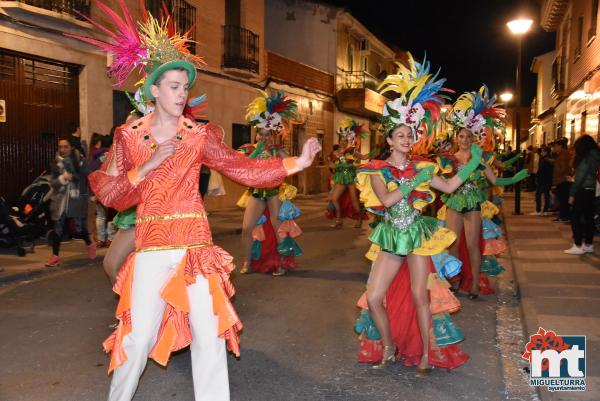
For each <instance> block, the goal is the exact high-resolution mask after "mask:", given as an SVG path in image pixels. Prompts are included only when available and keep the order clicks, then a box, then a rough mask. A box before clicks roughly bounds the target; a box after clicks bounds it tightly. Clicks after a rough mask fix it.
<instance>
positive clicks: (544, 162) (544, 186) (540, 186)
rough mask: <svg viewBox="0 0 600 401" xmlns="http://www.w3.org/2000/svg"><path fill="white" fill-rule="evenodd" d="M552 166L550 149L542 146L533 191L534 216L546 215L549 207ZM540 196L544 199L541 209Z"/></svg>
mask: <svg viewBox="0 0 600 401" xmlns="http://www.w3.org/2000/svg"><path fill="white" fill-rule="evenodd" d="M553 170H554V166H553V165H552V159H551V158H550V148H549V147H548V146H543V147H542V148H541V149H540V160H539V164H538V170H537V187H536V189H535V212H533V213H531V214H532V215H534V216H540V215H541V216H546V215H548V209H549V207H550V190H551V189H552V175H553ZM542 196H543V197H544V208H543V209H542Z"/></svg>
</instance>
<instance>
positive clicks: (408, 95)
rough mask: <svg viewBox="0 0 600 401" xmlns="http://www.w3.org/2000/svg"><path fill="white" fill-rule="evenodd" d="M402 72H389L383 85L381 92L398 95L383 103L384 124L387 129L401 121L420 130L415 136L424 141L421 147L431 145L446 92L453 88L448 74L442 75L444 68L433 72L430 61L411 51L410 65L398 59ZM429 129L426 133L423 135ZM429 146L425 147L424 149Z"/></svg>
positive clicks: (393, 127) (414, 129)
mask: <svg viewBox="0 0 600 401" xmlns="http://www.w3.org/2000/svg"><path fill="white" fill-rule="evenodd" d="M398 67H399V69H398V73H397V74H394V75H388V76H387V77H386V78H385V80H384V81H383V82H382V83H381V85H379V93H381V94H384V93H387V92H394V93H396V94H397V95H398V97H397V98H396V99H394V100H390V101H388V102H387V103H386V104H385V106H383V113H382V114H383V117H382V119H381V120H382V121H381V122H382V124H383V128H384V130H385V131H386V132H389V131H390V130H393V129H395V128H397V127H399V126H401V125H406V126H409V127H410V128H412V129H413V131H414V132H415V133H416V138H415V140H416V141H417V142H422V143H421V146H418V147H417V148H421V147H423V148H429V147H431V143H432V142H433V135H431V133H432V132H433V128H434V126H435V124H436V123H437V122H438V121H439V120H440V118H441V110H440V109H441V106H442V104H444V103H445V101H446V100H447V99H448V96H447V95H444V94H442V92H452V91H451V90H449V89H446V88H444V87H443V85H444V82H446V79H445V78H440V79H438V75H439V73H440V70H438V71H437V72H436V73H435V74H434V75H432V74H430V72H429V71H430V64H429V61H427V60H426V59H425V60H423V62H422V63H419V62H417V61H415V60H414V59H413V57H412V55H411V54H410V53H409V54H408V68H407V67H405V66H404V65H402V64H400V63H398ZM422 132H425V133H426V135H421V134H422ZM422 150H425V149H422Z"/></svg>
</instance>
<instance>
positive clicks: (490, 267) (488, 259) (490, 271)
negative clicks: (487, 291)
mask: <svg viewBox="0 0 600 401" xmlns="http://www.w3.org/2000/svg"><path fill="white" fill-rule="evenodd" d="M480 269H481V271H482V272H483V273H484V274H486V275H487V276H490V277H495V276H497V275H499V274H501V273H502V272H504V271H505V269H504V267H502V265H501V264H500V263H498V260H497V259H496V258H495V257H494V256H490V255H485V256H483V258H481V265H480Z"/></svg>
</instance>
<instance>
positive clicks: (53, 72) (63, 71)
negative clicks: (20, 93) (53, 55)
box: [23, 59, 76, 87]
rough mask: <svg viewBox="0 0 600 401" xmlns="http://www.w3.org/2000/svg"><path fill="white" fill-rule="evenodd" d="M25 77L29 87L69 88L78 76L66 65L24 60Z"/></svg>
mask: <svg viewBox="0 0 600 401" xmlns="http://www.w3.org/2000/svg"><path fill="white" fill-rule="evenodd" d="M23 77H24V80H25V83H26V84H29V85H36V86H64V87H68V86H71V81H72V80H73V79H74V78H75V77H76V75H75V74H74V73H73V71H72V68H70V67H68V66H65V65H59V64H51V63H46V62H43V61H38V60H30V59H23Z"/></svg>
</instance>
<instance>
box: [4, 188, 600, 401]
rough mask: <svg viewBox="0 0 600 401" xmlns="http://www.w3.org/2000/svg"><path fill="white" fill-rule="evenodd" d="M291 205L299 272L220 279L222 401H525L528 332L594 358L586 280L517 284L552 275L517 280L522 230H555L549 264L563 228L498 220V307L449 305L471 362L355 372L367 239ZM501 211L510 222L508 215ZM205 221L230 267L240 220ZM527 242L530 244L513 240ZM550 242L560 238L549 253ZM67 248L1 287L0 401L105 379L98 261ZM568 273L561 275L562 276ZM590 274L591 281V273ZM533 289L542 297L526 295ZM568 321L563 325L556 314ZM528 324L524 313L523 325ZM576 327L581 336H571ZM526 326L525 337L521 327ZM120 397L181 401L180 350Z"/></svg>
mask: <svg viewBox="0 0 600 401" xmlns="http://www.w3.org/2000/svg"><path fill="white" fill-rule="evenodd" d="M298 204H299V206H300V208H301V209H302V210H303V212H304V214H303V216H302V217H301V218H300V219H299V224H300V226H301V227H302V228H303V229H304V234H303V236H301V237H300V238H299V242H300V245H301V246H302V247H303V249H304V251H305V253H304V255H303V256H302V257H301V258H300V259H299V261H300V263H301V266H300V268H299V269H298V270H297V271H295V272H293V273H291V274H289V275H287V276H284V277H277V278H275V277H272V276H269V275H259V274H252V275H247V276H240V275H235V274H234V276H233V282H234V285H235V286H236V289H237V295H236V297H235V302H234V305H235V307H236V309H237V311H238V313H239V315H240V317H241V318H242V320H243V322H244V325H245V328H244V332H243V334H242V337H241V339H242V343H241V346H242V355H241V358H240V359H236V358H234V357H232V356H230V357H229V374H230V386H231V393H232V400H234V401H237V400H248V401H251V400H252V401H254V400H256V401H259V400H260V401H263V400H266V401H269V400H273V401H279V400H281V401H287V400H315V401H316V400H327V401H330V400H331V401H334V400H335V401H338V400H339V401H342V400H344V401H345V400H350V401H359V400H360V401H363V400H369V401H378V400H382V401H383V400H390V401H391V400H407V401H408V400H411V401H412V400H506V399H511V400H535V399H537V396H536V393H535V391H534V389H533V388H530V387H529V386H528V384H527V382H526V379H527V375H526V373H525V371H524V370H523V369H524V367H525V366H526V365H527V364H526V362H525V361H524V360H519V355H520V353H521V350H522V347H523V344H524V339H525V337H526V336H528V335H529V334H533V333H534V332H535V331H536V330H537V326H536V325H537V324H538V321H539V323H540V324H542V325H543V324H547V326H548V327H546V326H544V327H545V328H552V329H555V330H557V332H559V333H561V332H562V331H564V330H563V327H564V325H565V324H567V325H568V330H566V331H565V333H567V334H587V335H588V348H589V350H590V354H591V351H592V350H594V349H595V348H594V347H596V344H597V343H596V344H593V341H596V340H597V336H598V333H599V331H598V323H597V321H593V320H592V323H591V325H590V323H587V324H586V322H584V321H583V319H585V318H586V317H587V319H588V321H589V320H591V319H590V317H591V318H593V316H591V315H594V316H597V313H599V312H598V311H599V310H600V309H599V308H598V307H597V306H598V305H597V301H598V297H597V294H598V292H596V295H595V298H594V295H593V289H592V288H589V287H591V286H592V285H593V280H592V278H591V276H590V277H588V276H585V277H584V278H583V279H580V280H575V281H576V283H575V284H577V283H581V284H580V285H582V286H584V287H585V286H587V290H585V291H586V292H585V294H586V295H585V296H581V295H579V296H575V295H576V294H577V292H576V289H577V288H575V287H571V285H575V284H571V283H570V282H568V281H566V280H565V277H562V278H559V281H558V284H561V283H569V284H568V285H567V286H566V287H565V286H564V285H562V286H560V287H559V288H556V284H554V286H555V287H552V291H550V289H548V288H547V287H548V286H549V283H548V282H547V281H542V282H539V283H538V282H537V281H536V282H535V284H534V283H533V280H531V276H529V274H530V273H534V276H533V277H536V275H535V273H536V272H539V271H540V270H541V271H545V270H544V269H551V270H552V269H557V264H552V263H549V261H545V262H543V261H542V260H539V263H538V264H537V265H535V266H537V267H536V268H537V269H538V270H535V269H533V270H531V268H532V266H533V265H530V266H529V267H527V265H526V266H525V268H526V269H529V270H523V267H522V266H523V264H526V263H532V262H536V260H538V259H542V258H541V256H539V255H538V254H539V252H540V246H543V245H544V244H540V245H538V246H532V245H531V244H530V245H529V247H527V246H526V245H525V244H526V241H542V239H543V238H542V236H543V234H541V235H540V231H543V229H539V230H537V231H536V230H534V229H533V228H532V227H538V225H540V227H541V226H543V227H547V229H548V230H550V229H553V230H556V232H555V233H551V235H552V237H551V238H549V240H552V241H555V242H553V243H552V244H551V245H550V244H549V243H548V244H546V246H547V247H548V248H549V249H552V250H555V251H551V250H549V251H547V252H555V254H553V255H549V256H548V257H551V259H552V260H559V259H560V260H561V261H562V260H563V259H564V258H561V257H560V255H558V252H559V251H560V250H562V249H563V248H564V249H566V248H567V247H568V246H569V241H568V235H566V233H565V227H564V226H556V225H554V224H553V223H551V222H550V221H549V220H550V219H544V218H541V217H535V218H534V217H533V216H531V217H530V216H518V217H513V216H510V215H509V213H506V214H507V219H506V220H507V224H508V239H509V241H510V242H511V245H512V246H513V247H514V249H513V250H512V251H511V255H510V256H512V263H511V259H510V258H508V257H505V258H502V259H501V263H502V264H503V265H504V266H505V267H506V268H507V272H506V274H504V276H503V277H501V278H500V279H494V280H493V282H494V284H495V286H496V287H497V290H498V296H488V297H480V299H478V300H476V301H470V300H468V299H466V297H464V296H461V295H459V299H460V301H461V303H462V306H463V308H462V310H461V311H460V312H459V313H458V314H456V315H454V320H455V322H456V323H457V325H458V326H459V327H460V328H461V329H463V331H464V332H465V335H466V340H465V341H464V342H463V343H462V347H463V349H464V350H465V351H466V352H467V353H468V354H469V355H470V357H471V359H470V360H469V361H468V362H467V363H466V364H465V365H464V366H462V367H460V368H458V369H456V370H454V371H452V372H447V371H445V370H435V371H434V372H433V373H432V375H431V376H430V377H428V378H427V379H425V380H423V379H417V378H415V376H414V368H407V367H403V366H400V365H394V366H392V367H390V368H389V369H386V370H385V371H383V372H380V371H372V370H370V369H369V368H368V366H366V365H364V364H358V363H357V362H356V356H357V351H358V341H357V338H356V335H355V334H354V332H353V331H352V327H353V323H354V320H355V319H356V317H357V312H358V309H357V308H356V306H355V303H356V300H357V299H358V297H359V296H360V295H361V293H362V292H363V291H364V288H365V283H366V279H367V277H368V271H369V263H368V262H367V261H366V259H364V257H363V254H364V252H365V251H366V249H367V248H368V240H367V236H368V232H369V229H368V228H367V226H366V224H365V226H364V228H363V229H354V228H352V222H350V221H347V222H346V224H345V225H344V227H343V228H342V229H338V230H332V229H330V228H329V227H328V225H329V223H330V222H329V221H328V220H325V219H324V218H322V208H323V206H324V198H323V197H306V198H303V199H300V200H299V202H298ZM523 205H524V211H526V212H527V211H529V210H528V207H529V206H530V200H529V199H528V195H527V194H525V196H524V202H523ZM507 206H510V200H507ZM505 209H507V210H508V211H510V207H505ZM209 219H210V220H211V224H212V227H213V232H215V242H216V243H218V244H219V245H221V246H223V247H224V248H225V249H227V250H228V251H230V252H231V253H232V254H233V255H235V256H239V250H240V246H239V238H238V237H239V234H238V233H239V224H240V222H241V212H240V211H238V210H227V211H219V212H214V213H212V214H211V216H209ZM567 228H568V227H567ZM528 230H529V231H531V232H532V234H531V237H529V236H527V235H525V234H523V233H527V232H529V231H528ZM557 233H563V234H564V235H563V236H561V237H560V239H561V240H562V242H561V243H560V244H559V243H558V242H557V241H556V240H557V239H559V237H558V234H557ZM534 244H535V243H534ZM548 245H550V246H548ZM69 246H71V245H69ZM72 246H73V252H74V253H75V255H72V258H73V260H72V261H71V260H69V262H68V263H66V262H65V264H67V265H69V266H71V265H76V263H75V261H77V260H79V261H80V263H81V264H80V265H78V267H77V268H68V266H65V267H63V268H61V269H56V270H55V271H53V272H52V273H50V274H48V273H45V274H43V275H38V276H36V277H33V279H32V277H26V279H27V280H26V281H22V280H20V281H18V282H12V283H8V281H7V282H5V286H4V287H3V288H2V289H0V321H2V328H3V329H2V330H1V331H0V350H1V351H2V356H3V362H4V363H3V364H2V365H1V366H0V377H2V380H1V381H0V400H7V401H21V400H23V401H25V400H27V401H31V400H35V401H38V400H47V401H55V400H56V401H59V400H60V401H70V400H86V401H87V400H89V401H95V400H104V399H106V394H107V390H108V386H109V381H110V378H109V377H108V376H107V375H106V369H107V363H108V359H107V356H106V355H105V354H104V353H103V352H102V349H101V345H100V344H101V342H102V340H103V339H104V338H105V337H106V336H108V335H109V333H110V331H111V329H110V328H109V327H108V325H109V324H111V323H113V322H114V318H113V313H114V308H115V306H116V299H115V297H114V295H113V294H112V293H111V292H110V287H109V284H108V281H107V280H106V279H105V277H104V275H103V273H102V269H101V265H100V262H99V261H95V262H91V263H90V262H89V261H85V258H82V257H81V256H77V255H76V253H77V252H78V251H77V250H76V249H80V250H81V251H83V247H82V245H81V244H80V243H79V244H77V243H75V244H72ZM598 246H599V249H600V245H598ZM43 251H44V246H40V247H38V249H37V251H36V254H35V255H37V253H40V254H41V253H42V252H43ZM32 256H33V255H28V256H27V257H26V258H29V257H32ZM565 256H566V255H565ZM573 258H575V259H577V260H580V259H585V258H594V257H588V256H586V257H585V258H578V257H573ZM532 259H536V260H532ZM18 260H22V258H21V259H19V258H18V257H16V256H12V255H9V256H6V255H4V256H0V266H1V267H2V268H4V269H5V271H6V269H7V263H8V262H11V261H12V262H11V263H14V261H18ZM43 260H45V259H43ZM596 260H597V259H596ZM568 262H569V261H567V262H565V264H564V265H563V267H562V269H563V270H564V269H567V268H568V266H570V265H569V264H568ZM9 264H10V263H9ZM580 265H581V263H580ZM513 266H514V271H513ZM583 268H584V266H579V265H578V267H577V269H583ZM595 268H596V270H595V271H594V272H595V273H596V274H597V268H598V265H597V262H596V267H595ZM38 270H39V267H38ZM563 270H558V272H562V271H563ZM578 271H579V270H578ZM562 274H563V276H564V275H565V274H564V273H562ZM577 274H579V273H577ZM586 274H592V273H586ZM544 276H547V275H544ZM594 277H597V276H594ZM527 278H528V279H529V280H527V281H525V279H527ZM515 279H516V280H515ZM1 280H2V277H1V276H0V282H1ZM546 280H548V277H546ZM594 280H596V281H597V278H595V279H594ZM517 283H518V285H519V286H517ZM544 283H545V284H546V287H539V286H540V285H543V284H544ZM583 283H585V284H583ZM596 284H597V283H596ZM565 288H566V289H565ZM544 289H546V290H544ZM540 291H541V292H540ZM544 291H546V292H544ZM557 294H560V295H561V296H569V294H573V298H570V299H568V308H567V309H568V310H567V311H565V312H564V313H563V314H564V316H566V317H569V318H570V319H571V320H569V321H568V322H567V323H565V322H563V320H562V319H561V318H560V316H559V315H555V314H554V311H559V312H560V311H561V310H562V309H563V308H566V307H567V305H561V304H560V302H565V301H564V300H562V299H561V300H559V301H556V300H555V299H554V297H555V296H556V295H557ZM519 295H520V296H521V300H522V303H521V304H519V303H518V300H519V298H518V297H519ZM553 302H559V305H556V304H554V303H553ZM592 302H596V304H594V305H592V304H591V303H592ZM548 303H550V306H551V308H550V307H548V306H547V305H548ZM538 304H539V305H538ZM532 305H533V306H532ZM578 305H579V306H578ZM594 306H595V308H594ZM584 307H585V309H584ZM590 307H591V308H592V309H587V308H590ZM571 310H572V311H574V312H575V313H574V314H570V313H567V312H569V311H571ZM521 312H524V313H525V315H524V319H523V321H524V322H526V323H525V327H526V330H525V333H528V334H524V333H523V331H522V330H521V325H522V321H521V319H520V316H521ZM529 313H535V314H536V315H535V316H534V317H533V318H532V317H531V316H528V314H529ZM538 314H539V316H538ZM532 319H534V320H532ZM573 319H575V320H576V321H577V322H578V323H577V322H574V320H573ZM561 322H562V323H561ZM558 323H561V325H558ZM579 323H581V324H584V325H585V329H583V328H582V329H581V330H575V329H576V328H578V327H577V326H576V324H579ZM533 326H536V327H535V329H530V327H533ZM592 326H593V329H592ZM582 327H583V326H582ZM592 333H596V334H595V335H592ZM592 338H595V339H592ZM592 361H593V359H592V358H591V357H590V358H588V364H587V366H588V378H590V375H593V376H596V375H597V372H596V370H597V369H598V368H597V366H592ZM590 379H591V380H588V387H589V389H590V390H593V389H594V388H597V387H596V386H595V383H596V382H595V380H594V379H592V378H590ZM542 396H543V397H544V394H542ZM564 396H565V397H564V398H552V400H554V399H561V400H567V399H568V400H571V399H579V398H575V396H583V397H587V398H581V399H589V400H592V399H595V400H598V399H600V396H598V392H597V391H595V392H593V391H588V392H586V393H584V394H579V395H578V394H574V393H566V394H564ZM134 399H135V400H138V401H141V400H144V401H146V400H147V401H155V400H156V401H163V400H193V390H192V380H191V364H190V356H189V352H188V351H187V350H184V351H181V352H179V353H177V354H176V355H174V356H173V357H172V359H171V361H170V363H169V366H168V368H166V369H164V368H162V367H159V366H158V365H157V364H155V363H154V362H152V361H149V363H148V368H147V369H146V372H145V373H144V375H143V376H142V379H141V382H140V386H139V389H138V392H137V394H136V397H135V398H134ZM544 399H546V398H544ZM548 399H550V398H548Z"/></svg>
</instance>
